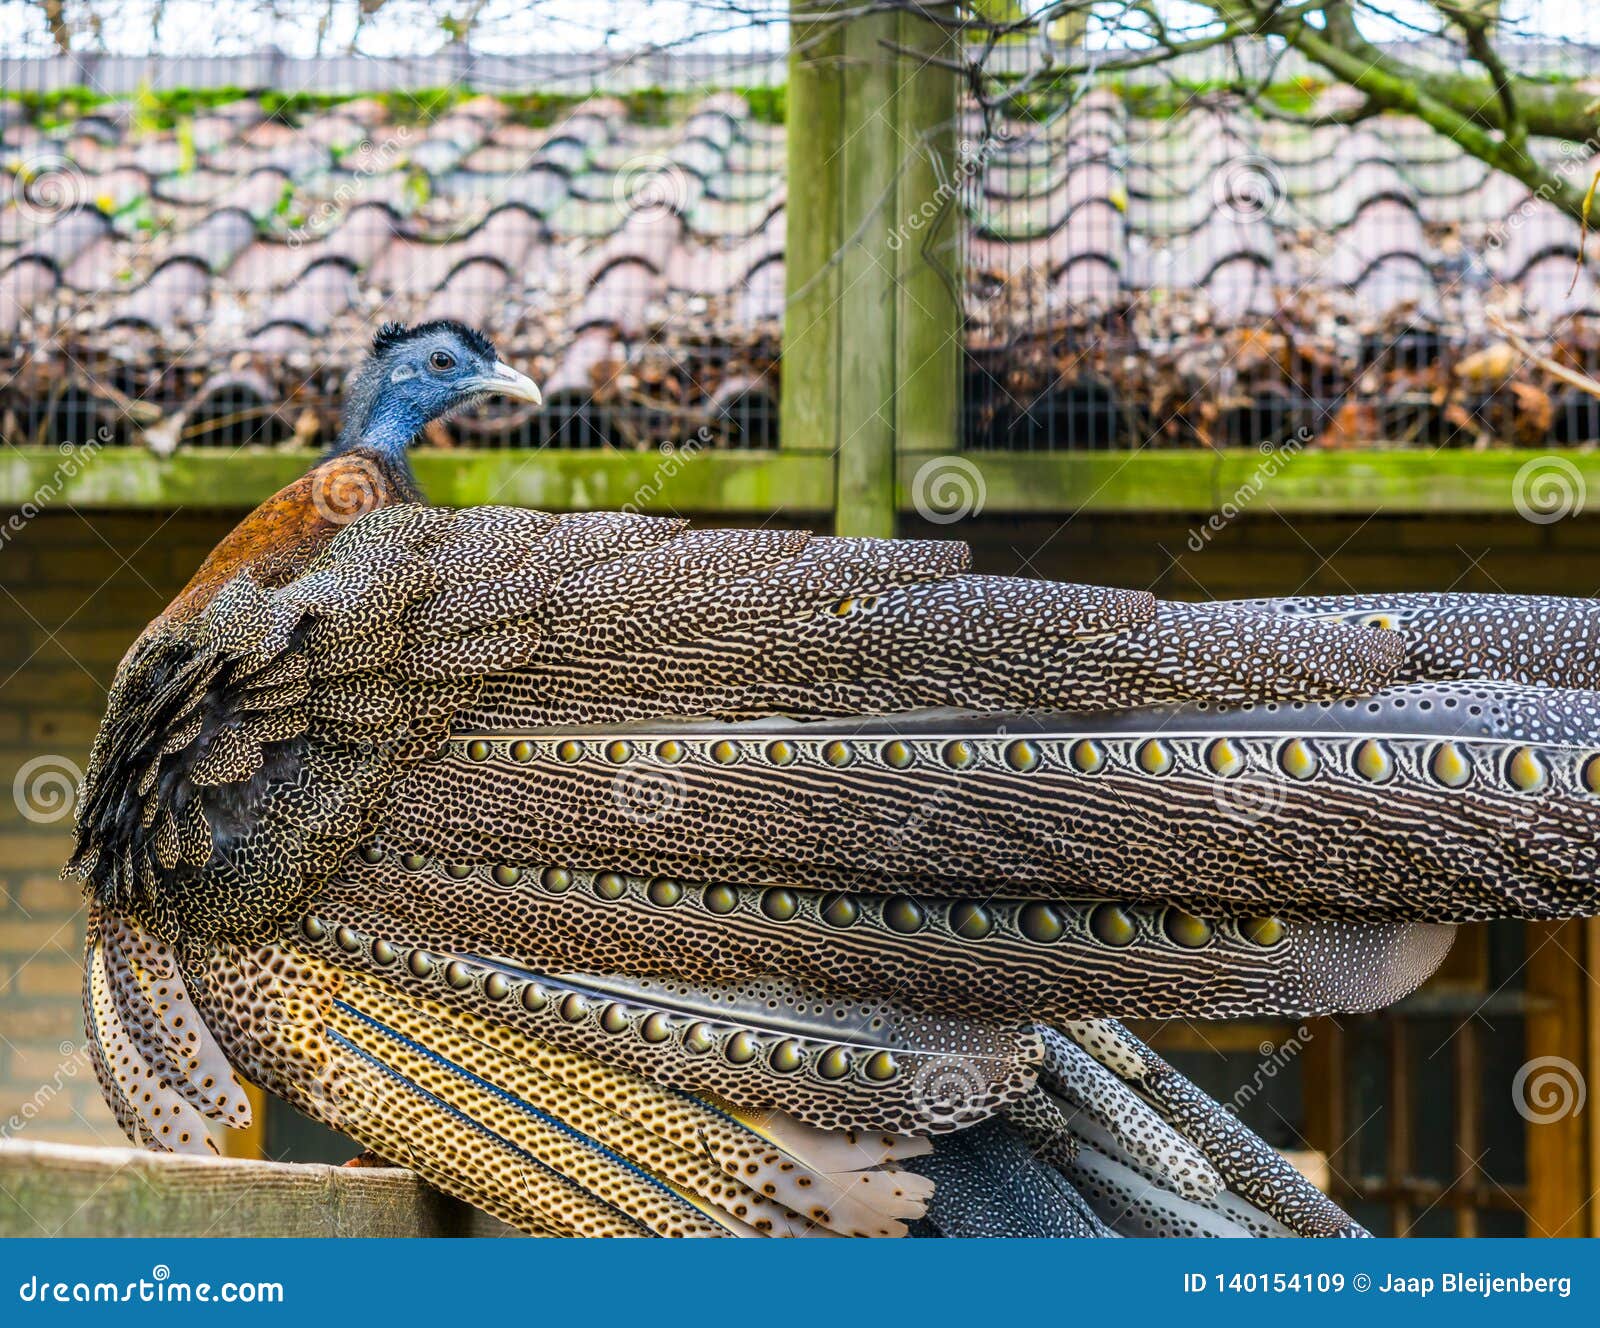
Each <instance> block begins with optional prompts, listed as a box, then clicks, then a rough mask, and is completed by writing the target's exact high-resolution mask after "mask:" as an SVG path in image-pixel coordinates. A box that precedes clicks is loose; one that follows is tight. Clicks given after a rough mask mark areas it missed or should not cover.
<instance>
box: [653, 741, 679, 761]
mask: <svg viewBox="0 0 1600 1328" xmlns="http://www.w3.org/2000/svg"><path fill="white" fill-rule="evenodd" d="M656 759H657V760H658V761H665V762H666V763H667V764H668V765H676V764H677V763H678V762H679V761H681V760H683V744H682V743H681V742H679V741H678V740H677V739H676V738H668V739H666V740H665V741H664V742H658V743H657V744H656Z"/></svg>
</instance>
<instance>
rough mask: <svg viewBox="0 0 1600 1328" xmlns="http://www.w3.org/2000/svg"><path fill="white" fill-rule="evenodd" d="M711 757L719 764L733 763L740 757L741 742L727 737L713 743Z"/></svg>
mask: <svg viewBox="0 0 1600 1328" xmlns="http://www.w3.org/2000/svg"><path fill="white" fill-rule="evenodd" d="M711 759H712V760H713V761H715V762H716V763H717V764H718V765H732V764H733V763H734V762H735V761H737V760H738V759H739V744H738V743H736V742H730V741H729V740H728V739H727V738H722V739H720V740H719V741H717V742H714V743H712V744H711Z"/></svg>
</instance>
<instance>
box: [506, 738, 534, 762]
mask: <svg viewBox="0 0 1600 1328" xmlns="http://www.w3.org/2000/svg"><path fill="white" fill-rule="evenodd" d="M511 759H512V760H513V761H518V762H521V763H522V764H524V765H526V764H527V763H528V762H529V761H531V760H533V744H532V743H531V742H529V741H528V740H527V739H526V738H518V739H517V740H516V741H515V742H514V743H512V744H511Z"/></svg>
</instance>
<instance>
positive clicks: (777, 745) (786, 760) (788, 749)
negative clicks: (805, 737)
mask: <svg viewBox="0 0 1600 1328" xmlns="http://www.w3.org/2000/svg"><path fill="white" fill-rule="evenodd" d="M767 760H769V761H771V762H772V764H773V765H791V764H793V762H794V744H793V743H792V742H787V741H785V740H784V739H783V738H778V739H776V740H775V741H773V742H769V743H768V744H767Z"/></svg>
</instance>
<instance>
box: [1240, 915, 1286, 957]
mask: <svg viewBox="0 0 1600 1328" xmlns="http://www.w3.org/2000/svg"><path fill="white" fill-rule="evenodd" d="M1239 931H1240V933H1241V934H1242V935H1243V936H1244V938H1245V940H1247V941H1249V942H1250V943H1251V944H1252V945H1259V946H1260V947H1261V948H1262V949H1263V950H1270V949H1271V948H1272V947H1273V946H1274V945H1277V944H1278V942H1280V941H1281V940H1283V938H1284V937H1285V936H1287V935H1288V934H1289V929H1288V928H1287V927H1285V926H1284V925H1283V923H1282V922H1281V921H1279V920H1278V919H1277V918H1268V917H1260V918H1243V919H1241V920H1240V922H1239Z"/></svg>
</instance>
